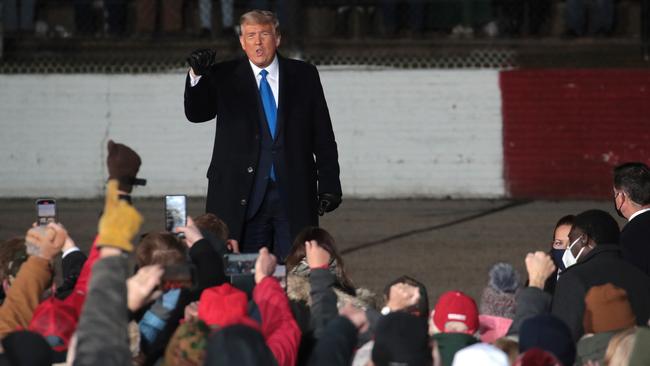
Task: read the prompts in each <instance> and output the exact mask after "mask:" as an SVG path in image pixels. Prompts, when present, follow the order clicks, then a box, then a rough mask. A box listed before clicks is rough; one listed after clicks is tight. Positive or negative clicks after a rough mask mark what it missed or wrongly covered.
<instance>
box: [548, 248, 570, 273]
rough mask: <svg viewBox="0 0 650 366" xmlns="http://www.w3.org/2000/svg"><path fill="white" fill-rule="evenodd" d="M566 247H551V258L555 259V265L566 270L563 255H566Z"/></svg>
mask: <svg viewBox="0 0 650 366" xmlns="http://www.w3.org/2000/svg"><path fill="white" fill-rule="evenodd" d="M565 250H566V249H555V248H553V249H551V258H552V259H553V263H555V266H556V267H557V268H559V269H560V271H564V270H565V269H566V267H565V266H564V262H563V261H562V256H563V255H564V251H565Z"/></svg>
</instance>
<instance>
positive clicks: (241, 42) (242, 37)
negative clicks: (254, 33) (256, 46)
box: [239, 34, 246, 51]
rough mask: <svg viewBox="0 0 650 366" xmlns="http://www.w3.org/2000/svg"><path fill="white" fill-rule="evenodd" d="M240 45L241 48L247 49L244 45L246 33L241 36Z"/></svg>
mask: <svg viewBox="0 0 650 366" xmlns="http://www.w3.org/2000/svg"><path fill="white" fill-rule="evenodd" d="M239 45H240V46H241V49H242V50H244V51H246V48H245V47H244V35H243V34H242V35H241V36H239Z"/></svg>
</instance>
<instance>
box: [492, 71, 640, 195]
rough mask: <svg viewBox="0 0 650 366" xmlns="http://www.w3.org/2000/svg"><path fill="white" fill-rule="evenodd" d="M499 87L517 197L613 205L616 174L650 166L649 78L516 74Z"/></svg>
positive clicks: (509, 177)
mask: <svg viewBox="0 0 650 366" xmlns="http://www.w3.org/2000/svg"><path fill="white" fill-rule="evenodd" d="M500 84H501V95H502V99H503V100H502V102H503V105H502V108H503V149H504V160H505V161H504V169H505V171H504V176H505V181H506V190H507V192H508V194H509V195H510V196H511V197H514V198H610V197H611V194H612V193H611V192H612V168H613V167H614V166H616V165H618V164H620V163H622V162H626V161H644V162H645V163H646V164H648V163H650V70H514V71H505V72H502V73H501V75H500Z"/></svg>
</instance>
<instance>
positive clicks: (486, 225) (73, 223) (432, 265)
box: [0, 198, 623, 307]
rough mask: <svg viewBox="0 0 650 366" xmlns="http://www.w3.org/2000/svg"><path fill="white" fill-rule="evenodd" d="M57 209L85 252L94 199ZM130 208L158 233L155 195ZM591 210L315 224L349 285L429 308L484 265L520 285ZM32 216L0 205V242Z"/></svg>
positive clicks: (400, 210) (456, 210) (27, 204)
mask: <svg viewBox="0 0 650 366" xmlns="http://www.w3.org/2000/svg"><path fill="white" fill-rule="evenodd" d="M57 204H58V206H57V208H58V215H59V220H60V221H61V222H63V223H64V225H65V226H66V227H67V228H68V230H69V232H70V233H71V235H72V237H73V238H74V239H75V241H76V242H77V245H79V246H80V247H81V248H82V250H84V251H86V252H87V251H88V249H89V247H90V244H91V240H92V238H93V236H94V234H95V232H96V228H97V220H98V218H99V212H100V210H101V206H102V202H101V201H100V200H64V199H60V200H58V201H57ZM134 204H135V206H136V207H137V208H138V209H139V210H140V211H141V212H142V214H143V215H144V217H145V223H144V225H143V228H142V231H143V232H146V231H150V230H162V229H163V227H164V220H163V207H164V202H163V198H146V199H137V198H135V201H134ZM591 208H599V209H603V210H607V211H609V212H610V213H611V214H613V216H615V217H616V215H615V214H614V211H613V206H612V203H611V202H594V201H562V202H550V201H509V200H421V199H418V200H346V201H345V202H344V203H343V204H342V205H341V207H339V208H338V209H337V210H336V211H334V212H333V213H330V214H327V215H326V216H325V217H324V218H323V219H322V220H321V226H323V227H324V228H326V229H327V230H329V231H330V232H331V233H332V234H333V235H334V237H335V239H336V241H337V245H338V247H339V249H340V250H341V252H342V253H343V258H344V260H345V265H346V269H347V270H348V272H349V275H350V276H351V278H352V279H353V281H354V282H355V284H356V285H357V286H362V287H367V288H370V289H372V290H373V291H376V292H378V293H380V292H381V291H383V287H384V285H385V284H386V283H388V282H389V281H391V280H392V279H394V278H396V277H398V276H400V275H403V274H408V275H411V276H413V277H415V278H416V279H418V280H420V281H422V282H423V283H424V284H425V285H426V286H427V289H428V291H429V299H430V302H431V306H432V307H433V305H434V304H435V301H436V299H437V297H438V296H439V295H440V294H441V293H442V292H444V291H447V290H451V289H460V290H462V291H465V292H467V293H468V294H470V295H472V296H473V297H474V298H475V299H476V300H477V301H478V300H479V299H480V294H481V291H482V289H483V287H484V286H485V285H486V283H487V272H488V270H489V268H490V266H491V265H492V264H494V263H496V262H499V261H504V262H509V263H512V264H514V265H515V266H516V268H518V269H519V271H520V273H521V276H522V281H524V280H525V268H524V266H523V258H524V256H525V254H526V253H527V252H529V251H533V250H547V249H548V248H549V245H550V242H551V239H552V234H553V233H552V230H553V227H554V225H555V222H556V221H557V219H559V218H560V217H561V216H563V215H566V214H570V213H573V214H576V213H580V212H582V211H584V210H587V209H591ZM203 212H204V201H203V199H199V198H192V199H189V200H188V213H189V214H190V215H198V214H201V213H203ZM35 215H36V213H35V207H34V201H33V200H29V199H3V200H0V238H1V239H7V238H9V237H11V236H15V235H22V234H24V232H25V231H26V229H27V228H28V227H29V226H30V225H31V223H32V222H33V221H34V220H35ZM619 223H621V224H622V223H623V222H622V221H619Z"/></svg>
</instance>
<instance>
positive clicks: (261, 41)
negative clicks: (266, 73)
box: [239, 23, 280, 69]
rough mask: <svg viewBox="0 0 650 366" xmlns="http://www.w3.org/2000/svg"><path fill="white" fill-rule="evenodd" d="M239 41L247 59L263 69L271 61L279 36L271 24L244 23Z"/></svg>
mask: <svg viewBox="0 0 650 366" xmlns="http://www.w3.org/2000/svg"><path fill="white" fill-rule="evenodd" d="M239 42H240V43H241V48H242V49H243V50H244V52H246V56H248V59H249V60H251V62H253V63H254V64H255V65H256V66H257V67H259V68H262V69H263V68H265V67H267V66H269V65H270V64H271V62H273V58H274V57H275V50H276V49H277V48H278V46H280V36H279V35H277V34H275V29H274V28H273V25H272V24H253V23H244V24H243V25H242V26H241V36H239Z"/></svg>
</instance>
